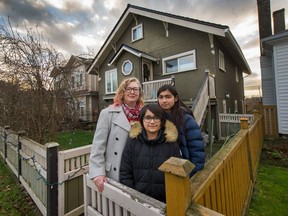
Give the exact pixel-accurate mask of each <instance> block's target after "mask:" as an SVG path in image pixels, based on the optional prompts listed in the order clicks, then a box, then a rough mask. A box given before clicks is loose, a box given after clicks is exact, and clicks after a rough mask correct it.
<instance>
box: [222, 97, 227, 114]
mask: <svg viewBox="0 0 288 216" xmlns="http://www.w3.org/2000/svg"><path fill="white" fill-rule="evenodd" d="M223 113H227V106H226V100H225V99H224V100H223Z"/></svg>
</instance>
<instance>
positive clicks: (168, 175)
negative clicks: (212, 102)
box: [85, 113, 265, 216]
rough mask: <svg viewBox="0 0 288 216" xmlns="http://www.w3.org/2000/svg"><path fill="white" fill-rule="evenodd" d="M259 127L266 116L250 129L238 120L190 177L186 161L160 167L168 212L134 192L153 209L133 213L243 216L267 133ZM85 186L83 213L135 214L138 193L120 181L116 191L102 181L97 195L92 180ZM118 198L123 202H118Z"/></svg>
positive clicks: (171, 215) (173, 160) (178, 160)
mask: <svg viewBox="0 0 288 216" xmlns="http://www.w3.org/2000/svg"><path fill="white" fill-rule="evenodd" d="M263 126H264V118H263V116H259V115H258V114H257V113H255V114H254V121H253V122H252V123H251V124H250V125H249V126H248V118H242V119H241V130H240V131H239V132H238V133H237V134H236V135H235V136H234V137H233V138H232V139H231V140H230V141H229V142H228V143H227V144H226V145H225V146H224V147H223V148H222V149H220V150H219V152H218V153H217V154H216V155H215V156H214V157H213V158H212V159H211V160H209V161H208V162H207V163H206V165H205V168H204V169H203V170H202V171H199V172H198V173H196V174H195V175H194V176H193V177H192V178H191V179H189V175H188V174H189V173H190V171H191V170H192V168H191V165H189V163H190V162H189V161H187V160H183V159H178V158H170V159H169V160H168V161H166V162H165V163H164V164H162V166H161V167H160V170H162V171H163V172H165V182H166V200H167V203H166V208H164V207H163V206H164V205H165V204H164V203H162V204H161V205H160V204H157V206H155V205H151V203H150V202H148V199H147V198H145V196H144V195H142V196H140V195H139V192H138V194H137V197H139V196H140V197H142V199H141V203H142V204H143V203H144V206H147V208H148V209H152V210H153V214H152V210H151V211H150V210H147V209H145V211H144V210H143V212H145V214H144V213H143V214H141V212H142V211H141V212H138V213H137V215H155V214H156V215H161V214H162V212H163V211H164V210H165V209H166V211H165V213H164V214H165V215H168V216H174V215H187V216H188V215H239V216H240V215H245V213H246V211H247V210H248V207H249V204H250V199H251V196H252V191H253V186H254V183H255V179H256V173H257V168H258V164H259V160H260V155H261V149H262V144H263V140H264V135H265V131H264V127H263ZM190 164H191V163H190ZM85 184H86V186H85V215H89V216H94V215H109V216H114V215H129V214H130V213H131V215H135V214H136V213H135V212H134V210H133V206H134V205H136V204H137V203H138V202H139V201H138V199H137V198H135V195H134V194H135V193H137V192H135V191H133V193H130V192H129V191H127V190H126V189H123V188H125V186H123V185H121V184H120V183H118V186H117V187H116V186H115V185H113V184H109V183H107V184H106V183H105V186H104V192H103V194H100V193H98V192H97V188H96V187H95V185H94V183H93V182H92V181H91V180H87V179H86V178H85ZM119 185H120V186H121V187H120V186H119ZM119 187H120V188H121V189H119ZM108 188H109V189H108ZM106 189H107V191H106V192H105V190H106ZM119 190H120V191H119ZM119 194H121V196H120V195H119ZM123 194H125V195H123ZM123 196H125V197H126V198H125V199H124V198H123ZM122 199H123V200H125V201H124V202H122V201H121V200H122ZM149 199H150V200H151V198H149ZM128 200H129V201H128ZM128 202H129V204H128ZM153 202H154V203H155V201H153ZM153 202H152V203H153ZM110 206H112V207H111V208H110ZM115 206H117V207H116V208H117V209H118V211H117V210H115V208H114V207H115ZM151 206H152V207H151ZM155 208H156V213H155ZM147 211H149V213H147ZM127 212H128V213H127Z"/></svg>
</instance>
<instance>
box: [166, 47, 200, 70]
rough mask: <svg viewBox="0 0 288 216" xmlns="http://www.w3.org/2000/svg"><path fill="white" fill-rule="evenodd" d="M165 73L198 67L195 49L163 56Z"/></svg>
mask: <svg viewBox="0 0 288 216" xmlns="http://www.w3.org/2000/svg"><path fill="white" fill-rule="evenodd" d="M162 65H163V74H171V73H178V72H184V71H189V70H194V69H196V54H195V50H191V51H188V52H184V53H180V54H177V55H174V56H170V57H167V58H163V60H162Z"/></svg>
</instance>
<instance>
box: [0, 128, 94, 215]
mask: <svg viewBox="0 0 288 216" xmlns="http://www.w3.org/2000/svg"><path fill="white" fill-rule="evenodd" d="M0 134H1V136H0V155H1V156H2V158H3V159H4V160H5V162H6V163H7V165H8V166H9V167H10V169H11V170H12V172H13V173H14V174H15V175H16V176H17V177H18V178H19V180H20V182H21V184H22V185H23V186H24V188H25V189H26V191H27V192H28V194H29V195H30V196H31V198H32V199H33V201H34V202H35V204H36V205H37V207H38V208H39V210H40V212H41V213H42V214H43V215H52V213H50V212H51V209H48V206H49V207H51V203H49V202H50V201H51V200H52V201H53V199H55V200H56V203H58V206H56V213H57V214H58V215H61V216H62V215H66V216H70V215H80V214H83V212H84V201H83V182H79V184H78V185H77V188H73V189H74V190H75V191H79V194H78V195H77V196H75V197H72V195H70V194H71V193H72V191H70V190H69V189H68V185H69V184H70V183H71V182H73V181H74V180H75V179H77V178H80V179H81V181H82V179H83V177H82V175H83V174H84V173H87V172H88V165H89V157H90V149H91V145H86V146H83V147H79V148H74V149H71V150H65V151H56V159H57V160H58V165H57V166H58V171H57V166H56V169H54V170H52V171H51V173H50V174H48V173H47V172H48V171H47V164H48V162H49V161H48V160H47V151H48V150H49V149H51V148H55V147H56V148H57V146H58V144H57V143H48V144H46V145H41V144H39V143H37V142H35V141H33V140H31V139H29V138H27V137H25V136H23V135H19V134H18V133H16V132H14V131H12V130H9V129H4V128H3V127H0ZM50 162H51V161H50ZM52 162H53V161H52ZM55 174H56V179H57V182H48V180H47V176H48V175H49V176H50V175H55ZM70 187H71V186H70ZM50 188H56V190H58V197H56V198H53V197H51V196H50V194H48V192H49V190H50ZM79 188H80V190H79ZM75 191H74V193H73V195H75ZM76 199H79V201H78V203H80V204H79V205H78V204H77V203H76V204H75V203H72V204H71V203H69V202H70V200H76ZM57 200H58V201H57ZM67 206H68V207H67ZM69 206H70V207H69ZM71 206H72V207H71ZM52 208H54V206H52ZM57 209H58V211H57ZM54 213H55V212H54Z"/></svg>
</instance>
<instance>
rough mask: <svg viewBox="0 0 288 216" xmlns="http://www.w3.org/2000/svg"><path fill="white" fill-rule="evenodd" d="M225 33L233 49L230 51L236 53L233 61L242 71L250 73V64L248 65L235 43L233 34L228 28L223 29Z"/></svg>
mask: <svg viewBox="0 0 288 216" xmlns="http://www.w3.org/2000/svg"><path fill="white" fill-rule="evenodd" d="M225 35H226V37H227V38H228V40H229V41H230V43H231V44H232V48H233V50H232V52H231V53H235V54H236V56H235V61H236V62H237V63H238V65H239V66H240V67H241V69H242V71H243V72H244V73H246V74H252V71H251V69H250V66H249V64H248V62H247V60H246V58H245V56H244V54H243V52H242V50H241V48H240V46H239V44H238V43H237V41H236V39H235V38H234V36H233V35H232V33H231V31H230V30H229V29H226V30H225ZM233 51H234V52H233Z"/></svg>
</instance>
